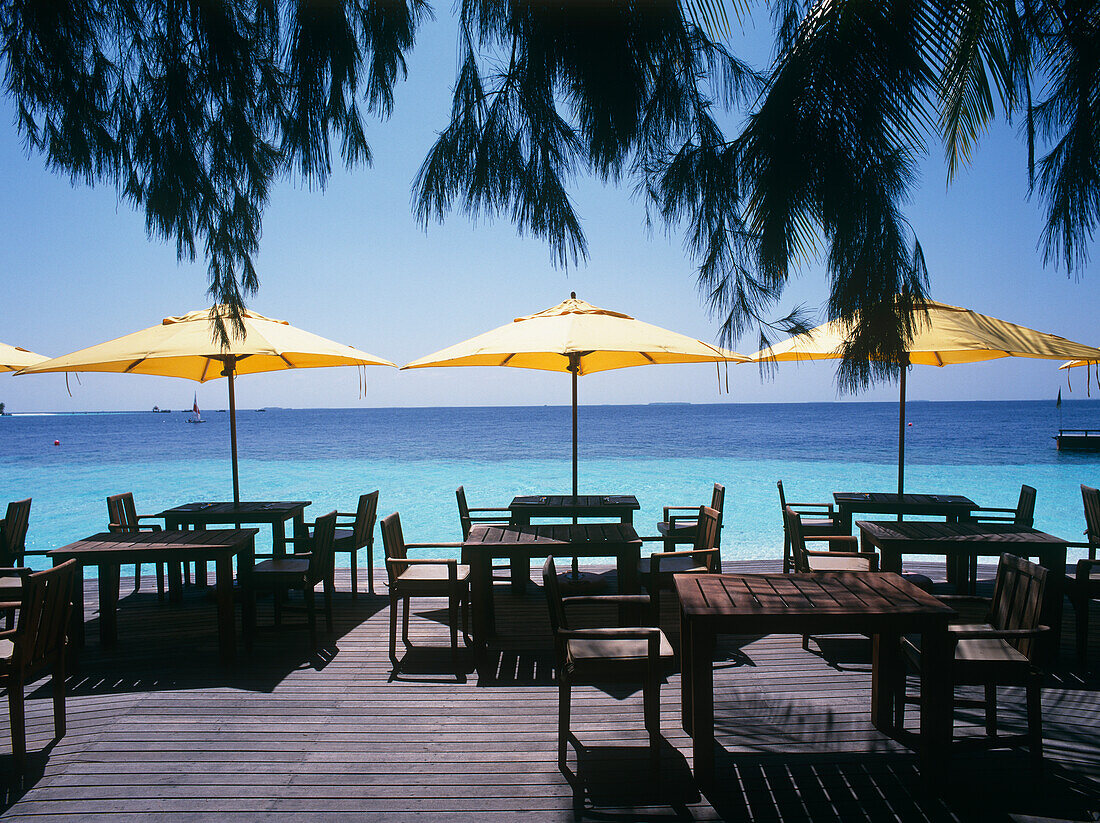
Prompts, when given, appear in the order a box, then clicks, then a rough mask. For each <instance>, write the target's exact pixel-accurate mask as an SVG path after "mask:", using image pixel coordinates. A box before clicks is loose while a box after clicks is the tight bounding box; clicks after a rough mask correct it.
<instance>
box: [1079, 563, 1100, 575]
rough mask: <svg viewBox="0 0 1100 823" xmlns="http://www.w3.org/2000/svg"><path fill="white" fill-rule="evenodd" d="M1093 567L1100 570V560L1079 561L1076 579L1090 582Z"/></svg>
mask: <svg viewBox="0 0 1100 823" xmlns="http://www.w3.org/2000/svg"><path fill="white" fill-rule="evenodd" d="M1093 566H1095V567H1097V568H1100V560H1078V561H1077V568H1076V576H1075V579H1076V580H1088V579H1089V575H1090V573H1091V570H1092V567H1093Z"/></svg>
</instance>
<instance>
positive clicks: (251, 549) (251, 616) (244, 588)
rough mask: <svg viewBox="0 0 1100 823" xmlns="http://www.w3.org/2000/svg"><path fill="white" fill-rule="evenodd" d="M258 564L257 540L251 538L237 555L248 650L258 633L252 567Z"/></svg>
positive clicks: (242, 620) (243, 626)
mask: <svg viewBox="0 0 1100 823" xmlns="http://www.w3.org/2000/svg"><path fill="white" fill-rule="evenodd" d="M255 565H256V540H255V538H250V539H249V541H248V545H247V546H245V547H244V548H243V549H242V550H241V551H240V553H239V554H238V555H237V581H238V583H239V586H240V594H241V632H242V634H244V647H245V650H246V651H251V650H252V638H253V636H254V635H255V633H256V589H255V587H254V586H253V585H252V568H253V566H255Z"/></svg>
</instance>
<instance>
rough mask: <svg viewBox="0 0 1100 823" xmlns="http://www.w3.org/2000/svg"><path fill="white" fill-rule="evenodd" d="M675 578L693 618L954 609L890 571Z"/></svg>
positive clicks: (945, 612) (943, 612)
mask: <svg viewBox="0 0 1100 823" xmlns="http://www.w3.org/2000/svg"><path fill="white" fill-rule="evenodd" d="M673 579H674V581H675V585H676V593H677V594H678V595H679V598H680V606H681V609H682V611H683V614H684V615H685V616H687V617H689V618H690V617H723V618H741V617H790V618H796V619H801V620H805V619H808V618H815V617H824V616H825V615H845V616H853V615H856V616H881V615H923V616H930V617H942V618H943V619H944V620H946V619H947V617H949V616H951V615H952V614H954V613H955V612H954V610H953V609H952V608H950V607H949V606H945V605H944V604H943V603H941V602H940V601H939V600H937V599H936V598H934V597H932V596H931V595H930V594H927V593H925V592H923V591H921V590H920V589H918V588H917V587H916V586H914V585H913V584H911V583H909V582H908V581H907V580H904V579H903V578H902V577H901V576H900V575H897V574H893V573H890V572H861V573H850V572H829V573H824V574H759V575H733V574H692V575H688V574H681V575H676V576H675V577H674V578H673Z"/></svg>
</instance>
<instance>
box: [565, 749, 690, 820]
mask: <svg viewBox="0 0 1100 823" xmlns="http://www.w3.org/2000/svg"><path fill="white" fill-rule="evenodd" d="M569 743H570V745H569V749H568V750H567V758H566V765H565V766H564V767H561V769H560V770H561V773H562V775H563V776H564V777H565V780H566V782H567V783H568V784H569V786H570V789H571V791H572V793H573V815H574V819H576V820H581V819H589V820H608V821H620V820H621V821H648V820H691V819H693V816H692V814H691V812H690V810H689V809H688V808H687V806H688V804H691V803H698V802H699V800H700V794H699V790H698V788H697V787H696V785H695V780H694V778H693V777H692V774H691V767H690V766H689V765H688V762H687V760H686V759H685V758H684V756H683V754H681V753H680V751H678V750H677V749H676V748H675V747H674V746H672V745H671V744H669V743H668V741H667V740H665V739H664V738H663V737H662V738H661V739H660V741H659V743H658V752H659V753H658V756H659V758H660V774H659V776H654V774H653V761H652V758H651V753H650V750H649V747H648V746H644V745H639V746H616V745H612V746H585V745H582V744H581V743H580V742H579V741H578V740H577V739H576V738H575V737H573V736H572V735H570V741H569ZM568 752H573V753H574V756H575V760H576V768H575V769H571V768H569V765H568V764H569V760H570V757H569V756H568Z"/></svg>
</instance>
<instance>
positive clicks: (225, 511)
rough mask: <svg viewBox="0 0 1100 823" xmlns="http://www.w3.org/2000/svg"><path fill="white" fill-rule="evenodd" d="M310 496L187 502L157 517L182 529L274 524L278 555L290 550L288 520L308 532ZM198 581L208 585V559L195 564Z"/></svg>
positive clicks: (167, 526)
mask: <svg viewBox="0 0 1100 823" xmlns="http://www.w3.org/2000/svg"><path fill="white" fill-rule="evenodd" d="M310 503H311V501H309V500H292V501H275V502H263V501H248V502H242V503H237V504H236V505H234V504H233V503H232V502H221V503H219V502H209V503H202V502H198V503H185V504H184V505H182V506H176V507H175V508H174V509H166V510H165V511H162V512H160V513H159V514H156V515H153V516H154V517H163V518H164V528H165V529H167V530H168V531H174V530H178V529H187V528H192V529H205V528H206V527H207V526H209V525H211V524H217V525H222V524H232V525H233V526H236V527H237V528H240V526H241V524H242V523H268V524H270V525H271V545H272V552H273V554H274V555H275V556H276V557H281V556H283V555H285V554H286V522H287V521H288V520H293V521H294V526H293V534H294V536H295V537H300V536H302V535H303V534H304V533H305V509H306V506H308V505H310ZM195 582H196V584H198V585H200V586H204V585H206V563H202V562H200V563H198V564H196V568H195Z"/></svg>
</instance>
